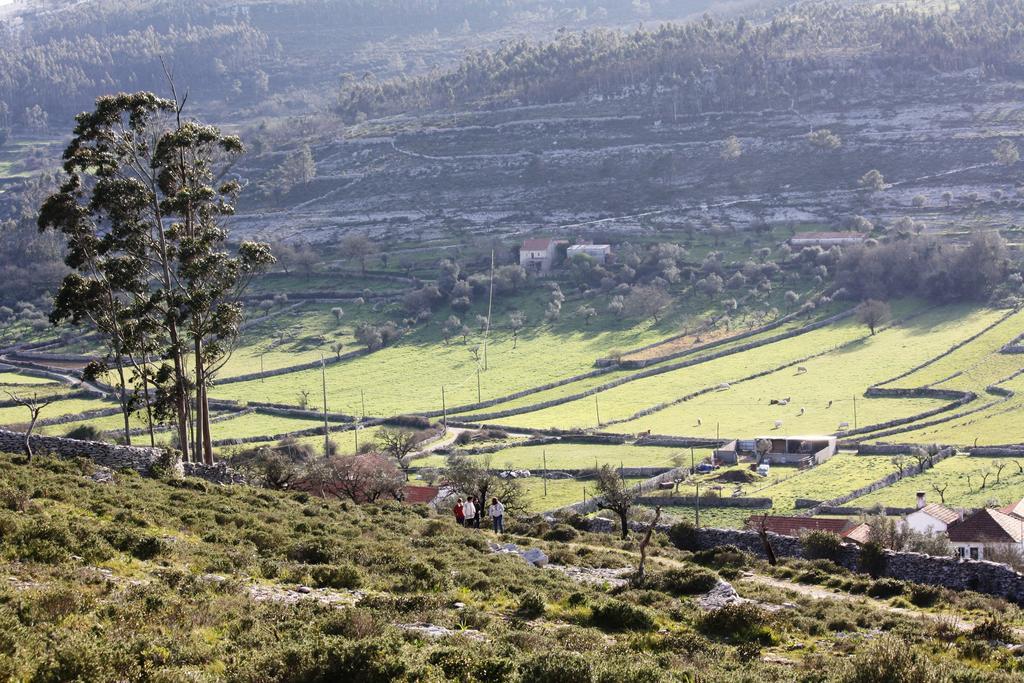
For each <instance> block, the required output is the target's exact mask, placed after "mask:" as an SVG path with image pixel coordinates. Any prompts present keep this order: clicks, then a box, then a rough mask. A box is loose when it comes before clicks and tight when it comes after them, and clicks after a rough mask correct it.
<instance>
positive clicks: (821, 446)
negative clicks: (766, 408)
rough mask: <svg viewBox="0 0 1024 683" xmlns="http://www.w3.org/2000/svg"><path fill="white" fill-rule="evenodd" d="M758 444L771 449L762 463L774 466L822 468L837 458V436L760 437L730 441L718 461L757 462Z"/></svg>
mask: <svg viewBox="0 0 1024 683" xmlns="http://www.w3.org/2000/svg"><path fill="white" fill-rule="evenodd" d="M758 442H762V443H763V442H768V443H769V444H770V445H771V447H770V448H769V449H768V450H767V451H765V452H764V455H763V460H762V461H763V462H767V463H769V464H772V465H797V466H800V467H809V466H811V465H820V464H821V463H823V462H825V461H826V460H828V459H829V458H831V457H832V456H833V455H835V454H836V450H837V441H836V437H834V436H806V435H805V436H758V437H755V438H753V439H736V440H735V441H730V442H729V443H727V444H725V445H724V446H722V447H721V448H719V449H717V450H716V451H715V460H716V461H718V462H721V463H723V464H727V465H735V464H737V463H739V461H740V458H742V457H749V458H754V459H758V458H759V455H760V454H759V453H758V451H757V444H758Z"/></svg>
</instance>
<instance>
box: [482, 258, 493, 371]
mask: <svg viewBox="0 0 1024 683" xmlns="http://www.w3.org/2000/svg"><path fill="white" fill-rule="evenodd" d="M493 304H494V250H493V249H491V286H490V291H489V292H488V294H487V323H486V324H485V326H484V370H486V369H487V342H488V340H489V339H490V337H491V310H492V307H493Z"/></svg>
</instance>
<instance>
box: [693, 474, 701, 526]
mask: <svg viewBox="0 0 1024 683" xmlns="http://www.w3.org/2000/svg"><path fill="white" fill-rule="evenodd" d="M693 485H694V486H696V487H697V497H696V498H694V508H693V509H694V512H695V514H696V519H695V521H694V523H693V525H694V526H695V527H697V528H698V529H699V528H700V482H699V481H695V482H694V483H693Z"/></svg>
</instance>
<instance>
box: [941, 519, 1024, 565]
mask: <svg viewBox="0 0 1024 683" xmlns="http://www.w3.org/2000/svg"><path fill="white" fill-rule="evenodd" d="M946 533H947V534H948V535H949V542H950V543H951V544H952V545H953V548H954V550H955V551H956V554H957V555H958V556H959V557H964V558H968V559H971V560H984V559H987V558H986V557H985V555H986V553H987V552H989V551H991V550H992V549H994V548H1008V547H1017V548H1021V549H1024V519H1021V518H1020V517H1014V516H1011V515H1007V514H1005V513H1002V512H1000V511H999V510H995V509H992V508H983V509H981V510H978V511H977V512H974V513H972V514H970V515H968V516H967V517H965V518H964V520H963V521H957V522H953V523H952V524H950V525H949V526H948V527H947V528H946Z"/></svg>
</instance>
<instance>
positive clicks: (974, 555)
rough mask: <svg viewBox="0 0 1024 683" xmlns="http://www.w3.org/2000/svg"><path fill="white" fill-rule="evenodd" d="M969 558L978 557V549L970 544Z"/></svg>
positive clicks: (974, 558)
mask: <svg viewBox="0 0 1024 683" xmlns="http://www.w3.org/2000/svg"><path fill="white" fill-rule="evenodd" d="M971 559H972V560H976V559H978V549H977V548H976V547H974V546H971Z"/></svg>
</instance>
